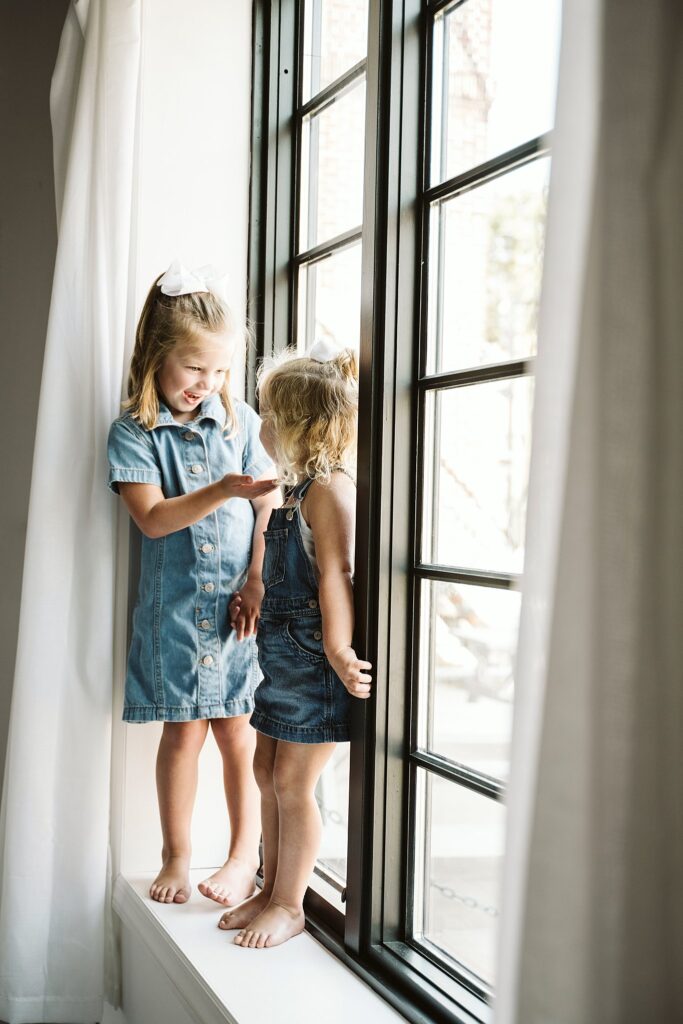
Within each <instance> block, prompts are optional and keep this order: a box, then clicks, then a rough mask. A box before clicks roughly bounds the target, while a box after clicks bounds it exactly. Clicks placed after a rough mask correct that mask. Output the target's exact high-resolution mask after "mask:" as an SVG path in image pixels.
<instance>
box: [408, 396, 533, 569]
mask: <svg viewBox="0 0 683 1024" xmlns="http://www.w3.org/2000/svg"><path fill="white" fill-rule="evenodd" d="M532 402H533V381H532V380H531V379H530V378H528V377H517V378H512V379H508V380H499V381H491V382H488V383H486V384H476V385H470V386H468V387H459V388H451V389H449V390H447V391H437V392H429V393H428V394H427V396H426V403H425V406H426V407H425V442H424V443H425V457H424V477H423V479H424V482H423V503H424V504H423V539H422V544H423V555H422V559H423V561H426V562H436V563H438V564H441V565H452V566H460V567H466V568H472V569H484V570H490V571H491V572H521V571H522V567H523V562H524V525H525V516H526V499H527V484H528V476H529V455H530V449H531V413H532Z"/></svg>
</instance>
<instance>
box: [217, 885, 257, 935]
mask: <svg viewBox="0 0 683 1024" xmlns="http://www.w3.org/2000/svg"><path fill="white" fill-rule="evenodd" d="M269 903H270V893H266V892H264V891H263V890H262V889H260V890H259V891H258V892H257V893H255V895H254V896H252V897H251V899H249V900H246V901H245V902H244V903H241V904H240V905H239V907H235V909H234V910H228V911H226V913H225V914H223V916H222V918H221V919H220V921H219V922H218V927H219V928H222V929H223V930H224V931H228V929H230V928H244V927H245V925H248V924H249V923H250V922H251V921H253V920H254V918H255V917H258V915H259V914H260V913H261V912H262V911H264V910H265V909H266V907H267V906H268V904H269Z"/></svg>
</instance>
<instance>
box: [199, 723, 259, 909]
mask: <svg viewBox="0 0 683 1024" xmlns="http://www.w3.org/2000/svg"><path fill="white" fill-rule="evenodd" d="M211 728H212V730H213V734H214V737H215V739H216V743H217V744H218V749H219V750H220V752H221V757H222V758H223V783H224V786H225V799H226V801H227V804H228V814H229V816H230V849H229V851H228V859H227V860H226V862H225V864H224V865H223V867H221V868H219V869H218V871H215V872H214V873H213V875H211V876H210V877H209V878H206V879H205V880H204V881H203V882H200V883H199V886H198V889H199V891H200V892H201V893H202V895H203V896H207V897H208V898H209V899H212V900H215V901H216V902H217V903H221V904H223V906H225V907H231V906H234V905H235V904H236V903H241V902H242V900H245V899H246V898H247V897H248V896H251V894H252V893H253V891H254V875H255V874H256V871H257V870H258V842H259V836H260V834H261V822H260V820H259V791H258V787H257V785H256V781H255V779H254V773H253V770H252V761H253V757H254V747H255V745H256V730H255V729H252V727H251V726H250V725H249V715H238V716H236V717H235V718H214V719H212V721H211Z"/></svg>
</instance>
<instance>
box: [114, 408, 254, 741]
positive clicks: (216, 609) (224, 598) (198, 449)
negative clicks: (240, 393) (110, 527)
mask: <svg viewBox="0 0 683 1024" xmlns="http://www.w3.org/2000/svg"><path fill="white" fill-rule="evenodd" d="M233 403H234V408H235V413H236V415H237V422H238V429H237V431H236V432H235V433H234V434H231V435H230V436H226V432H225V423H226V412H225V409H224V408H223V404H222V402H221V400H220V398H219V397H218V395H212V396H211V397H210V398H207V399H205V400H204V401H203V402H202V404H201V406H200V407H199V409H198V410H197V413H196V416H195V418H194V420H192V421H191V422H188V423H178V422H176V420H174V418H173V416H172V414H171V412H170V410H169V409H168V408H167V407H166V406H165V405H164V404H163V402H162V403H160V404H159V416H158V419H157V423H156V425H155V426H154V427H152V428H151V429H149V430H147V429H146V428H145V427H143V426H142V425H141V424H140V423H138V422H137V421H136V420H134V419H133V418H132V416H131V415H130V413H126V414H125V415H123V416H120V417H119V418H118V419H117V420H115V422H114V423H113V424H112V426H111V429H110V431H109V444H108V455H109V486H110V488H111V490H112V491H114V492H115V493H118V490H119V484H120V483H145V484H155V485H156V486H158V487H161V488H162V490H163V493H164V496H165V497H166V498H174V497H177V496H179V495H182V494H190V493H192V492H193V491H197V490H199V489H200V488H202V487H206V485H207V484H209V483H211V482H212V481H214V480H219V479H220V478H221V477H222V476H224V475H225V474H226V473H250V474H251V475H252V476H254V477H258V476H260V475H261V474H262V473H263V472H264V471H265V470H266V469H268V468H269V467H270V466H271V463H270V459H269V458H268V455H267V454H266V452H265V450H264V449H263V447H262V445H261V442H260V441H259V430H260V428H261V421H260V419H259V418H258V416H257V415H256V413H255V412H254V410H253V409H250V408H249V406H248V405H246V404H245V403H244V402H240V401H239V400H238V399H233ZM253 532H254V510H253V508H252V505H251V502H249V501H245V500H244V499H243V498H231V500H230V501H226V502H225V503H224V504H223V505H221V506H220V507H219V508H217V509H216V511H215V512H212V513H210V514H209V515H207V516H205V517H204V518H203V519H200V520H199V521H198V522H196V523H193V524H192V525H191V526H187V527H185V529H183V530H176V531H175V533H169V534H168V535H167V536H165V537H159V538H150V537H145V536H143V537H142V541H141V554H140V577H139V585H138V597H137V602H136V606H135V611H134V612H133V621H132V635H131V641H130V652H129V655H128V671H127V673H126V691H125V700H124V708H123V718H124V721H126V722H152V721H159V722H188V721H192V720H194V719H199V718H232V717H234V716H235V715H245V714H250V713H251V712H252V710H253V708H254V701H253V694H254V690H255V689H256V687H257V685H258V682H259V679H260V676H261V674H260V672H259V667H258V661H257V657H256V645H255V643H254V640H253V637H250V638H248V639H246V640H243V641H242V642H241V643H240V642H238V640H237V639H236V635H235V631H234V629H231V628H230V617H229V613H228V605H229V602H230V599H231V597H232V595H233V593H234V591H236V590H239V588H240V587H241V586H242V585H243V584H244V581H245V579H246V576H247V570H248V567H249V561H250V558H251V550H252V536H253Z"/></svg>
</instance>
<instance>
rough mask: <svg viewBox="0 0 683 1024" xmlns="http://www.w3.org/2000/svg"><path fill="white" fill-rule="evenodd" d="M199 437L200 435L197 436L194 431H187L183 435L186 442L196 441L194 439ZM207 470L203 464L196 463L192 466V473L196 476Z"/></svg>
mask: <svg viewBox="0 0 683 1024" xmlns="http://www.w3.org/2000/svg"><path fill="white" fill-rule="evenodd" d="M197 436H198V435H197V434H195V433H194V431H192V430H186V431H185V433H184V434H183V438H184V439H185V440H186V441H194V439H195V438H196V437H197ZM205 469H206V467H205V466H202V464H201V462H195V463H194V465H193V466H190V472H191V473H194V474H195V475H197V474H199V473H203V472H204V470H205Z"/></svg>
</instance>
